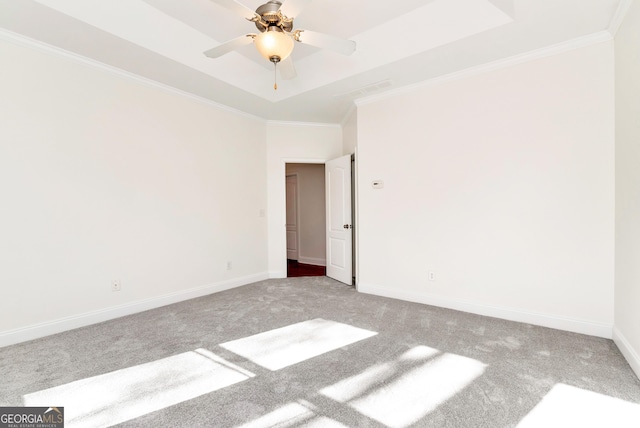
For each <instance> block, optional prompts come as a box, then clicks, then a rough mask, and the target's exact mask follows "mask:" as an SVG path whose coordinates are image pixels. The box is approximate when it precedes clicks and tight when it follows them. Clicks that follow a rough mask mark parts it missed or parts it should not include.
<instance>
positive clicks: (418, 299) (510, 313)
mask: <svg viewBox="0 0 640 428" xmlns="http://www.w3.org/2000/svg"><path fill="white" fill-rule="evenodd" d="M358 291H359V292H361V293H366V294H374V295H376V296H383V297H390V298H393V299H399V300H406V301H409V302H415V303H423V304H425V305H432V306H439V307H442V308H447V309H454V310H457V311H462V312H469V313H472V314H477V315H484V316H489V317H494V318H501V319H505V320H509V321H517V322H522V323H527V324H533V325H539V326H542V327H549V328H555V329H558V330H565V331H571V332H574V333H581V334H587V335H589V336H597V337H604V338H606V339H611V338H612V333H613V326H612V325H608V324H600V323H594V322H591V321H585V320H580V319H573V318H567V317H561V316H557V315H549V314H542V313H536V312H528V311H521V310H517V309H512V308H504V307H498V306H490V305H484V304H478V303H475V302H470V301H466V300H459V299H452V298H449V297H442V296H437V295H433V294H426V293H416V292H411V291H399V290H391V289H388V288H385V287H380V286H375V285H370V284H363V283H362V282H360V283H359V284H358Z"/></svg>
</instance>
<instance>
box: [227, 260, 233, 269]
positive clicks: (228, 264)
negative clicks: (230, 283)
mask: <svg viewBox="0 0 640 428" xmlns="http://www.w3.org/2000/svg"><path fill="white" fill-rule="evenodd" d="M232 267H233V266H232V265H231V262H227V270H231V268H232Z"/></svg>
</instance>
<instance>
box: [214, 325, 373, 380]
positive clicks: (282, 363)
mask: <svg viewBox="0 0 640 428" xmlns="http://www.w3.org/2000/svg"><path fill="white" fill-rule="evenodd" d="M376 334H378V333H376V332H374V331H369V330H364V329H361V328H357V327H353V326H350V325H347V324H341V323H339V322H335V321H327V320H324V319H321V318H316V319H313V320H309V321H304V322H300V323H297V324H291V325H289V326H286V327H282V328H277V329H275V330H270V331H267V332H264V333H259V334H256V335H253V336H249V337H245V338H242V339H238V340H233V341H231V342H226V343H223V344H221V345H220V346H221V347H223V348H225V349H227V350H229V351H231V352H233V353H235V354H238V355H240V356H242V357H244V358H246V359H248V360H250V361H252V362H254V363H256V364H258V365H259V366H262V367H265V368H267V369H269V370H279V369H282V368H284V367H288V366H291V365H293V364H297V363H299V362H302V361H305V360H308V359H310V358H313V357H316V356H318V355H322V354H325V353H327V352H330V351H333V350H335V349H339V348H342V347H343V346H347V345H350V344H352V343H355V342H358V341H360V340H364V339H367V338H369V337H371V336H375V335H376Z"/></svg>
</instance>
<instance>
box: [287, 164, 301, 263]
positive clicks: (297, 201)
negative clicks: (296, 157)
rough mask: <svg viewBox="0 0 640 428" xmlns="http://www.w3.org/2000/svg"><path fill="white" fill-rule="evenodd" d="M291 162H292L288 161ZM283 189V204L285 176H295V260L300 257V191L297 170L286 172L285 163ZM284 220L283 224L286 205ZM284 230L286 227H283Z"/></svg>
mask: <svg viewBox="0 0 640 428" xmlns="http://www.w3.org/2000/svg"><path fill="white" fill-rule="evenodd" d="M289 163H292V162H289ZM284 175H285V178H284V179H285V189H284V192H285V193H284V197H285V204H286V201H287V188H286V185H287V177H295V178H296V195H295V197H296V257H297V258H296V260H299V259H300V191H299V190H298V184H299V180H298V179H299V178H300V177H299V176H298V173H297V172H292V173H289V174H287V172H286V164H285V174H284ZM284 221H285V224H286V222H287V212H286V206H285V215H284ZM285 230H286V227H285ZM285 246H286V240H285ZM288 258H289V251H288V250H287V259H288Z"/></svg>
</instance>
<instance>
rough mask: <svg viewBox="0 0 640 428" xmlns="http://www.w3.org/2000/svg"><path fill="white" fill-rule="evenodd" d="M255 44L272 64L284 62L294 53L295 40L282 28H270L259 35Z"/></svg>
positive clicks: (254, 41) (273, 26)
mask: <svg viewBox="0 0 640 428" xmlns="http://www.w3.org/2000/svg"><path fill="white" fill-rule="evenodd" d="M253 43H254V44H255V45H256V49H258V52H260V55H262V56H263V57H264V58H265V59H266V60H269V61H271V62H280V61H284V60H285V59H286V58H287V57H288V56H289V55H291V52H292V51H293V44H294V43H293V39H292V38H291V36H289V35H288V34H286V33H285V32H284V31H282V29H281V28H280V27H277V26H275V25H272V26H270V27H269V28H267V30H266V31H265V32H263V33H260V34H258V35H257V36H256V37H255V39H254V40H253Z"/></svg>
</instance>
